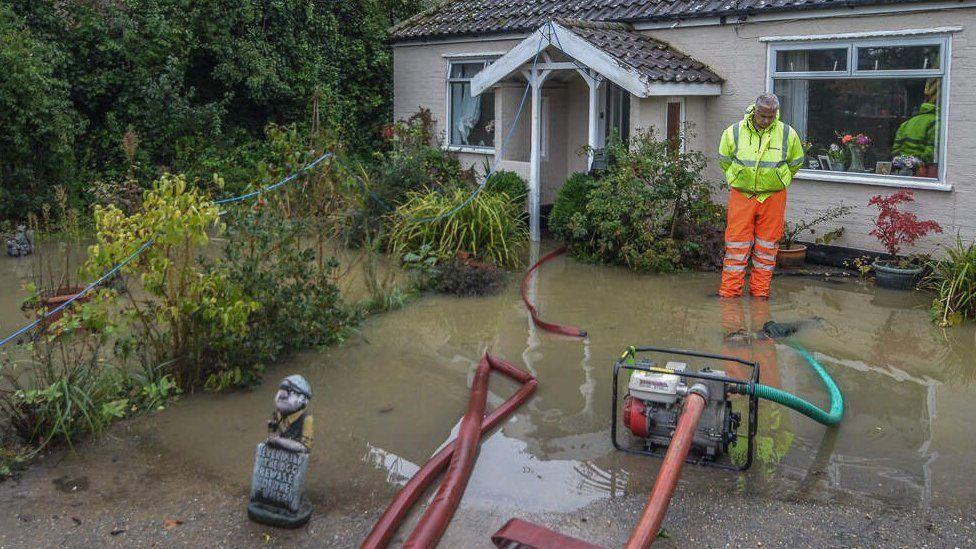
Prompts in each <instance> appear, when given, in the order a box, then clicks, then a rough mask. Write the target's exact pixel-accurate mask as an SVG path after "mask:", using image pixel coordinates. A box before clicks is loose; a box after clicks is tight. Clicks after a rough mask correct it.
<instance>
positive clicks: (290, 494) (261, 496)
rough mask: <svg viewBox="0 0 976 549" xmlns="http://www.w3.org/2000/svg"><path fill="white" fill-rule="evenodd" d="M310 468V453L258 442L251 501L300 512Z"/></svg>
mask: <svg viewBox="0 0 976 549" xmlns="http://www.w3.org/2000/svg"><path fill="white" fill-rule="evenodd" d="M307 471H308V454H306V453H304V452H288V451H286V450H281V449H279V448H274V447H271V446H268V445H267V444H265V443H263V442H262V443H260V444H258V447H257V450H256V451H255V454H254V472H253V473H252V475H251V501H254V502H259V503H264V504H266V505H271V506H273V507H281V508H284V509H288V510H289V511H291V512H292V513H297V512H298V509H299V506H300V505H301V498H302V487H303V486H304V484H305V473H306V472H307Z"/></svg>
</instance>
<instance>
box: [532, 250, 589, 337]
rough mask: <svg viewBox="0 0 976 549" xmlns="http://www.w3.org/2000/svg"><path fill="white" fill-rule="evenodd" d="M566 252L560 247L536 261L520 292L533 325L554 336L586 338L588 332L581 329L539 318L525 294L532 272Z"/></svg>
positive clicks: (537, 311)
mask: <svg viewBox="0 0 976 549" xmlns="http://www.w3.org/2000/svg"><path fill="white" fill-rule="evenodd" d="M565 251H566V246H560V247H558V248H556V249H555V250H553V251H551V252H549V253H547V254H546V255H544V256H542V259H540V260H539V261H536V263H535V265H533V266H532V267H530V268H529V270H528V271H525V276H523V277H522V286H521V288H520V292H521V294H522V302H523V303H525V307H526V308H527V309H528V310H529V315H530V316H531V317H532V323H533V324H535V325H536V326H538V327H540V328H542V329H543V330H545V331H547V332H552V333H554V334H562V335H567V336H570V337H586V330H580V329H579V328H573V327H572V326H562V325H560V324H553V323H551V322H546V321H545V320H542V318H540V317H539V310H538V309H536V308H535V305H533V304H532V303H530V302H529V297H528V295H526V293H525V287H526V285H528V283H529V277H530V276H531V275H532V271H534V270H536V269H538V268H539V266H540V265H542V264H543V263H545V262H546V261H549V260H550V259H552V258H554V257H556V256H557V255H559V254H561V253H563V252H565Z"/></svg>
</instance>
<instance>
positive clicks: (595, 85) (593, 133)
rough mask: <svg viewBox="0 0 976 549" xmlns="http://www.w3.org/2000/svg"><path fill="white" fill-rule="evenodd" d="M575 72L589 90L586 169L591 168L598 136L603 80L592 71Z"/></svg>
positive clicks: (579, 70)
mask: <svg viewBox="0 0 976 549" xmlns="http://www.w3.org/2000/svg"><path fill="white" fill-rule="evenodd" d="M576 72H578V73H579V74H580V76H582V77H583V80H584V81H585V82H586V86H587V87H588V88H589V90H590V111H589V117H588V118H589V127H588V129H589V131H588V132H587V135H586V146H587V148H588V149H589V152H588V153H587V157H588V159H587V162H586V167H587V169H592V168H593V152H594V151H595V150H596V146H597V142H598V135H599V129H600V118H599V114H600V104H599V103H600V101H599V98H600V84H602V83H603V78H602V77H601V76H600V75H599V74H597V73H596V71H594V70H590V69H587V70H585V71H583V70H581V69H576Z"/></svg>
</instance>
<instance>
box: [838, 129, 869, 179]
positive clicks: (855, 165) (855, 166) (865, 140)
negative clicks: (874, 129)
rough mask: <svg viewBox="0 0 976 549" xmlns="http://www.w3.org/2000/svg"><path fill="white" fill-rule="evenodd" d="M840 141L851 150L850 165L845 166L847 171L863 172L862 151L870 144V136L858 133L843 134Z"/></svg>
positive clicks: (864, 170)
mask: <svg viewBox="0 0 976 549" xmlns="http://www.w3.org/2000/svg"><path fill="white" fill-rule="evenodd" d="M840 142H841V143H843V144H844V145H846V146H847V148H848V150H850V151H851V165H850V166H849V167H848V168H847V171H849V172H857V173H865V172H866V171H867V169H865V168H864V151H866V150H868V147H869V146H870V145H871V138H870V137H868V136H866V135H864V134H863V133H859V134H857V135H851V134H849V133H848V134H844V136H843V137H841V138H840Z"/></svg>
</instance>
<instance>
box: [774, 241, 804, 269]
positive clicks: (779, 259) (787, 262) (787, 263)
mask: <svg viewBox="0 0 976 549" xmlns="http://www.w3.org/2000/svg"><path fill="white" fill-rule="evenodd" d="M806 261H807V247H806V246H804V245H803V244H794V245H793V246H792V247H790V248H780V249H779V253H778V254H777V255H776V264H777V265H779V266H780V267H783V268H784V269H793V268H796V267H802V266H803V264H804V263H806Z"/></svg>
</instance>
